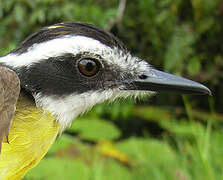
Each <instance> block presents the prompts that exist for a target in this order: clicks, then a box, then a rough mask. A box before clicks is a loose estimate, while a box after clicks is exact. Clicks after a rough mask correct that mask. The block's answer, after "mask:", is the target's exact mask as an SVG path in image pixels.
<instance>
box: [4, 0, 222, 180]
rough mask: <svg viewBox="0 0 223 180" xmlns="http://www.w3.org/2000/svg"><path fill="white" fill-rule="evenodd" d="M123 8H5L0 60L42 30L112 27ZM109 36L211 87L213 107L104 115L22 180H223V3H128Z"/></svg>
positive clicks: (96, 2)
mask: <svg viewBox="0 0 223 180" xmlns="http://www.w3.org/2000/svg"><path fill="white" fill-rule="evenodd" d="M118 6H119V1H118V0H110V1H104V0H86V1H81V0H75V1H72V0H20V1H18V0H0V47H1V50H0V54H1V55H4V54H6V53H7V52H9V51H10V50H11V49H13V48H14V47H16V45H18V44H19V42H21V41H22V40H23V39H24V38H25V37H26V36H27V35H29V34H30V33H32V32H35V31H36V30H37V29H39V28H40V27H43V26H45V25H51V24H53V23H58V22H62V21H85V22H89V23H93V24H96V25H99V26H102V27H108V25H110V24H111V23H110V22H115V21H113V20H114V18H115V17H116V15H117V10H118ZM111 31H112V32H113V33H114V34H115V35H117V36H118V37H119V38H120V39H121V40H122V41H123V42H124V43H125V44H126V46H127V47H128V48H129V49H130V50H131V51H132V52H133V54H135V55H137V56H140V57H142V58H144V59H147V60H149V62H150V63H151V64H153V66H155V67H156V68H159V69H163V70H166V71H169V72H172V73H175V74H179V75H182V76H185V77H188V78H191V79H193V80H196V81H199V82H202V83H204V84H206V85H207V86H208V87H209V88H210V89H211V90H212V92H213V97H211V98H208V97H206V96H202V97H200V96H183V97H182V96H179V95H173V94H160V95H158V96H156V97H153V98H152V99H151V100H149V101H148V100H145V101H139V102H136V105H134V104H135V103H134V102H133V101H131V100H125V101H122V100H121V101H118V102H115V103H113V104H109V105H107V104H102V105H98V106H96V107H95V108H93V110H92V111H91V112H90V113H88V114H86V115H84V116H82V117H80V118H78V119H77V120H75V122H74V123H73V124H72V126H71V127H70V129H68V130H67V131H66V132H65V133H64V134H63V135H62V136H61V137H59V138H58V140H57V141H56V143H55V144H54V145H53V147H52V148H51V149H50V152H49V153H48V154H47V156H46V157H45V158H44V159H43V160H42V161H41V162H40V164H39V165H37V167H36V168H34V169H33V170H31V171H30V172H29V173H28V174H27V175H26V177H25V179H26V180H43V179H44V180H48V179H49V180H52V179H53V180H61V179H69V180H70V179H77V180H113V179H115V180H129V179H131V180H133V179H134V180H135V179H137V180H147V179H148V180H149V179H158V180H162V179H163V180H166V179H170V180H173V179H176V180H200V179H204V180H214V179H223V163H222V162H223V114H222V113H223V111H222V107H223V88H222V87H223V85H222V78H223V73H222V72H223V43H222V42H223V1H222V0H202V1H201V0H188V1H185V0H177V1H176V0H162V1H158V0H140V1H139V0H131V1H130V0H129V1H127V3H126V8H125V11H124V16H123V17H122V18H121V20H120V21H118V22H117V23H115V24H114V26H112V27H111Z"/></svg>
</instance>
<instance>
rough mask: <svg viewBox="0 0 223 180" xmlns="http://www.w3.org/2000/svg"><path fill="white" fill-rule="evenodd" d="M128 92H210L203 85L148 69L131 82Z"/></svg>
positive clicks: (209, 93)
mask: <svg viewBox="0 0 223 180" xmlns="http://www.w3.org/2000/svg"><path fill="white" fill-rule="evenodd" d="M131 84H133V86H131V87H129V88H127V89H130V90H143V91H146V90H147V91H156V92H176V93H180V94H208V95H211V91H210V90H209V89H208V88H207V87H205V86H204V85H202V84H200V83H197V82H194V81H191V80H189V79H185V78H182V77H178V76H175V75H172V74H169V73H166V72H162V71H158V70H155V69H150V70H149V71H148V72H146V73H143V75H141V76H139V77H137V78H136V79H134V80H132V83H131Z"/></svg>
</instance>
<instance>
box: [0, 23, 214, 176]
mask: <svg viewBox="0 0 223 180" xmlns="http://www.w3.org/2000/svg"><path fill="white" fill-rule="evenodd" d="M20 87H21V90H20ZM154 91H158V92H159V91H174V92H179V93H194V94H210V90H209V89H208V88H206V87H205V86H203V85H201V84H199V83H196V82H193V81H191V80H187V79H184V78H181V77H177V76H174V75H171V74H168V73H165V72H161V71H158V70H155V69H154V68H153V67H151V66H150V65H149V64H148V63H147V62H146V61H144V60H142V59H140V58H137V57H134V56H132V55H131V54H130V53H129V52H128V50H127V49H126V48H125V47H124V45H123V44H122V43H121V42H120V41H119V40H118V39H117V38H116V37H114V36H113V35H112V34H111V33H109V32H106V31H104V30H103V29H101V28H98V27H95V26H94V25H90V24H86V23H75V22H69V23H60V24H56V25H52V26H49V27H45V28H42V29H40V30H39V31H38V32H36V33H34V34H32V35H31V36H29V37H28V38H27V39H26V40H25V41H23V42H22V43H21V44H20V45H19V46H18V47H17V48H16V49H14V50H13V51H11V52H10V53H9V54H7V55H5V56H3V57H1V58H0V99H1V100H0V144H1V145H2V147H1V154H0V179H2V180H6V179H7V180H19V179H21V178H23V176H24V175H25V173H26V172H27V171H28V170H29V169H30V168H32V167H34V166H35V165H36V164H37V163H38V162H39V161H40V160H41V159H42V158H43V156H44V155H45V154H46V153H47V151H48V149H49V148H50V146H51V145H52V143H53V142H54V141H55V138H56V137H57V135H58V133H60V132H62V131H63V130H64V129H65V128H66V127H68V126H69V125H70V124H71V122H72V121H73V120H74V119H75V118H76V117H77V116H78V115H79V114H81V113H83V112H85V111H87V110H89V109H90V108H92V107H93V106H94V105H95V104H98V103H101V102H103V101H106V100H112V101H113V100H115V99H116V98H119V97H127V96H138V95H139V94H151V93H153V92H154ZM16 102H17V103H16Z"/></svg>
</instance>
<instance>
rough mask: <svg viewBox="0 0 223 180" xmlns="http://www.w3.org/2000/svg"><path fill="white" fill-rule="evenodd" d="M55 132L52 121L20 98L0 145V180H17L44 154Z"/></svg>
mask: <svg viewBox="0 0 223 180" xmlns="http://www.w3.org/2000/svg"><path fill="white" fill-rule="evenodd" d="M58 131H59V126H58V124H57V123H56V122H55V121H54V117H53V116H52V115H51V114H50V113H49V112H48V111H44V110H42V109H38V108H36V106H35V103H34V102H33V101H31V100H30V99H29V98H27V97H25V96H24V95H22V94H20V97H19V100H18V103H17V109H16V114H15V116H14V119H13V122H12V126H11V128H10V133H9V137H8V139H9V143H7V141H6V139H4V140H3V143H2V153H1V155H0V179H1V180H19V179H22V178H23V176H24V175H25V173H26V172H27V171H28V170H29V169H31V168H32V167H34V166H35V165H36V164H37V163H38V162H39V161H40V160H41V159H42V158H43V156H44V155H45V154H46V153H47V151H48V149H49V148H50V146H51V145H52V143H53V142H54V141H55V139H56V136H57V134H58Z"/></svg>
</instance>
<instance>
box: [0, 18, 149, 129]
mask: <svg viewBox="0 0 223 180" xmlns="http://www.w3.org/2000/svg"><path fill="white" fill-rule="evenodd" d="M89 59H90V60H93V61H94V62H95V63H96V64H97V65H98V69H97V73H96V74H95V75H93V76H85V74H83V73H81V72H80V67H79V64H80V61H81V60H84V61H83V62H84V63H86V62H88V60H89ZM85 60H87V61H85ZM0 61H1V63H3V64H4V65H6V66H8V67H11V68H12V69H13V70H15V71H16V72H17V74H18V76H19V78H20V80H21V84H22V88H23V89H24V90H26V91H27V92H30V93H31V94H32V95H33V97H34V98H35V101H36V104H37V106H38V107H40V108H44V109H47V110H49V111H50V112H51V113H53V114H54V115H55V117H56V119H57V120H58V122H59V123H60V124H61V126H62V128H65V127H67V126H68V125H69V124H70V123H71V122H72V120H73V119H74V118H75V117H76V116H78V115H79V114H81V113H83V112H85V111H86V110H88V109H90V108H91V107H92V106H94V105H95V104H97V103H100V102H103V101H105V100H111V101H113V100H114V99H116V98H118V97H127V96H130V95H133V96H136V95H138V94H139V93H140V92H137V91H122V90H121V89H122V88H123V86H124V85H123V81H125V82H127V81H128V79H131V78H134V77H136V76H140V75H142V74H143V72H145V71H148V68H151V67H150V66H149V64H148V63H146V62H145V61H142V60H141V59H139V58H136V57H134V56H132V55H131V54H130V53H129V52H128V51H127V49H126V48H125V47H124V45H123V44H122V43H121V42H120V41H119V40H118V39H117V38H116V37H115V36H113V35H112V34H111V33H109V32H106V31H104V30H103V29H101V28H98V27H95V26H93V25H89V24H86V23H74V22H69V23H60V24H56V25H53V26H49V27H45V28H43V29H40V30H39V31H38V32H36V33H34V34H32V35H31V36H29V37H28V38H27V39H26V40H25V41H24V42H22V43H21V44H20V45H19V46H18V47H17V48H16V49H14V50H13V51H12V52H10V53H9V54H7V55H6V56H3V57H1V58H0ZM89 68H90V69H91V67H89ZM125 86H126V85H125ZM129 86H134V84H131V83H130V84H129Z"/></svg>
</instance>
